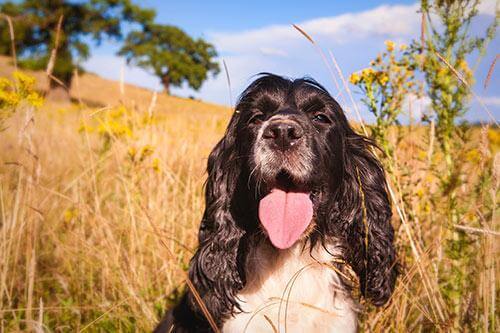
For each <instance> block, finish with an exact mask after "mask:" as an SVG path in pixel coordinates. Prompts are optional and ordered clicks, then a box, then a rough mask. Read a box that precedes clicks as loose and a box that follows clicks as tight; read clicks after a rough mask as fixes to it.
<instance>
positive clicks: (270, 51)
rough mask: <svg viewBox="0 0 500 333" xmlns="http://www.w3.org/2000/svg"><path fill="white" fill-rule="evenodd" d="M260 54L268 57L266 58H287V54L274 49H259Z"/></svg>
mask: <svg viewBox="0 0 500 333" xmlns="http://www.w3.org/2000/svg"><path fill="white" fill-rule="evenodd" d="M260 53H262V54H263V55H268V56H278V57H287V56H288V53H287V52H285V51H283V50H280V49H275V48H272V47H261V48H260Z"/></svg>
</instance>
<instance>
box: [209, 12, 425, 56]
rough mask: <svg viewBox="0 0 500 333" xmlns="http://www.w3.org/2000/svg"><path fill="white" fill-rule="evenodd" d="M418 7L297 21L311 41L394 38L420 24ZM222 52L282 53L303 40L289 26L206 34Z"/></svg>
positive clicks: (413, 29)
mask: <svg viewBox="0 0 500 333" xmlns="http://www.w3.org/2000/svg"><path fill="white" fill-rule="evenodd" d="M417 10H418V5H417V4H413V5H395V6H389V5H383V6H379V7H377V8H374V9H370V10H366V11H363V12H359V13H349V14H343V15H339V16H333V17H324V18H317V19H313V20H308V21H303V22H297V25H298V26H299V27H301V28H302V29H303V30H304V31H306V32H307V33H308V34H310V35H311V36H312V37H313V38H314V39H316V38H319V39H324V40H325V41H327V42H334V43H346V42H351V41H353V40H354V39H361V38H369V37H376V36H377V37H380V36H382V37H385V38H395V37H401V36H410V35H412V34H413V33H414V32H415V31H417V30H416V29H418V27H419V25H420V17H419V15H417ZM208 35H209V36H210V38H211V40H212V41H213V43H214V44H215V45H216V46H217V47H218V48H219V50H221V51H223V52H252V51H255V50H264V49H267V50H281V52H285V53H286V51H282V50H283V49H288V48H290V47H293V46H296V45H297V44H298V43H300V42H302V40H303V37H302V36H301V35H300V34H299V33H298V32H297V31H296V30H295V29H293V28H292V26H291V24H290V25H272V26H267V27H263V28H259V29H253V30H247V31H240V32H212V33H209V34H208Z"/></svg>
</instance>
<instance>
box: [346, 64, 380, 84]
mask: <svg viewBox="0 0 500 333" xmlns="http://www.w3.org/2000/svg"><path fill="white" fill-rule="evenodd" d="M349 81H350V82H351V83H352V84H354V85H357V84H360V83H365V84H371V83H374V82H376V83H379V84H380V85H382V86H385V85H386V84H387V83H388V82H389V75H388V73H386V72H384V71H376V70H374V69H373V68H372V67H368V68H365V69H363V70H361V71H360V72H354V73H352V74H351V76H350V77H349Z"/></svg>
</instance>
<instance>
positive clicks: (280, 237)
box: [259, 170, 315, 249]
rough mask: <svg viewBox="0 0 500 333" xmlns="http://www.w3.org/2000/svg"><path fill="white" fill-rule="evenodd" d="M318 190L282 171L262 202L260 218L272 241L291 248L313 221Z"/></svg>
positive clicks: (279, 246)
mask: <svg viewBox="0 0 500 333" xmlns="http://www.w3.org/2000/svg"><path fill="white" fill-rule="evenodd" d="M314 196H315V193H314V192H313V191H311V190H310V189H308V188H307V186H303V185H300V184H298V183H297V182H295V181H294V180H293V177H291V176H290V174H288V173H287V172H286V171H283V170H282V171H280V172H279V173H278V175H277V176H276V180H275V182H274V183H273V185H272V186H271V188H270V190H269V192H268V194H267V195H265V196H264V197H263V198H262V199H261V200H260V202H259V220H260V222H261V224H262V226H263V227H264V229H265V230H266V232H267V234H268V236H269V239H270V241H271V243H272V244H273V245H274V246H275V247H277V248H279V249H287V248H290V247H291V246H292V245H293V244H295V243H296V242H297V241H298V240H299V239H300V238H301V236H302V234H303V233H304V232H305V231H306V230H307V228H308V226H309V225H310V224H311V221H312V218H313V214H314V209H313V198H314Z"/></svg>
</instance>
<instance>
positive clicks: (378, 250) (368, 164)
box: [338, 131, 398, 306]
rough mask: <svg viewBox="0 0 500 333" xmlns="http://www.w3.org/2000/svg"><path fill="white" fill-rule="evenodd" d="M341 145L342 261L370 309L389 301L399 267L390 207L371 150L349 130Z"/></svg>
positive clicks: (368, 145)
mask: <svg viewBox="0 0 500 333" xmlns="http://www.w3.org/2000/svg"><path fill="white" fill-rule="evenodd" d="M349 132H350V133H349V134H348V135H347V136H346V138H345V142H344V156H343V159H344V162H343V166H344V177H343V182H342V184H341V193H340V194H341V196H340V199H339V201H338V202H339V206H340V207H339V208H340V217H341V220H342V222H341V224H342V227H343V234H344V235H343V236H344V239H345V241H346V242H347V246H346V252H347V253H346V257H347V259H348V261H349V264H350V265H351V267H352V268H353V269H354V271H355V272H356V274H357V275H358V277H359V282H360V288H361V292H362V294H363V296H364V297H365V298H366V299H369V300H370V301H371V302H372V303H373V304H374V305H377V306H381V305H384V304H385V303H386V302H387V301H388V300H389V298H390V296H391V294H392V292H393V290H394V284H395V281H396V277H397V273H398V268H397V265H396V251H395V248H394V244H393V240H394V229H393V227H392V225H391V217H392V212H391V205H390V202H389V198H388V194H387V183H386V179H385V174H384V170H383V168H382V166H381V164H380V162H379V161H378V160H377V158H376V157H375V156H374V154H373V153H372V149H373V147H374V145H373V144H372V143H371V142H370V141H369V140H368V139H366V138H364V137H363V136H360V135H357V134H356V133H354V132H353V131H349Z"/></svg>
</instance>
